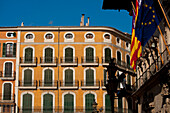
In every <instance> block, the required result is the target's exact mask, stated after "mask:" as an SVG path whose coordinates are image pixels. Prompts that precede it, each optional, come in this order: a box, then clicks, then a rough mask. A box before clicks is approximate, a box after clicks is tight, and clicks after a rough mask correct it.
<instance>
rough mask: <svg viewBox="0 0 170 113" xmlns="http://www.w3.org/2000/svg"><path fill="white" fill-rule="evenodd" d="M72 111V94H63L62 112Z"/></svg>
mask: <svg viewBox="0 0 170 113" xmlns="http://www.w3.org/2000/svg"><path fill="white" fill-rule="evenodd" d="M73 111H74V96H73V95H72V94H66V95H65V96H64V112H68V113H70V112H73Z"/></svg>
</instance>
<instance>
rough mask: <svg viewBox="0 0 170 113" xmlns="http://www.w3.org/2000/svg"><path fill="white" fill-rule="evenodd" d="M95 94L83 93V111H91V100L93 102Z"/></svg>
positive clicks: (90, 112) (88, 112) (89, 112)
mask: <svg viewBox="0 0 170 113" xmlns="http://www.w3.org/2000/svg"><path fill="white" fill-rule="evenodd" d="M94 99H95V96H94V94H91V93H89V94H87V95H85V111H86V113H92V111H93V106H92V104H93V102H94Z"/></svg>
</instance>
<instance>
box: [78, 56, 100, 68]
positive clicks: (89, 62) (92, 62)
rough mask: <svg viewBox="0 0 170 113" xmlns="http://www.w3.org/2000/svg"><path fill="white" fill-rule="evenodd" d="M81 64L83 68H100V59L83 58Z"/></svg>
mask: <svg viewBox="0 0 170 113" xmlns="http://www.w3.org/2000/svg"><path fill="white" fill-rule="evenodd" d="M81 63H82V65H83V66H98V65H99V58H98V57H86V56H84V57H81Z"/></svg>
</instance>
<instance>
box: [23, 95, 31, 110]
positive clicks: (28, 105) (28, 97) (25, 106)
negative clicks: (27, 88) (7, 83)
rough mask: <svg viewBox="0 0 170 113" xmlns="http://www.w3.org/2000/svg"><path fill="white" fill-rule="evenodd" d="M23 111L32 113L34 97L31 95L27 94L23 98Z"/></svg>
mask: <svg viewBox="0 0 170 113" xmlns="http://www.w3.org/2000/svg"><path fill="white" fill-rule="evenodd" d="M22 101H23V111H25V112H27V113H31V112H32V95H31V94H25V95H24V96H23V100H22Z"/></svg>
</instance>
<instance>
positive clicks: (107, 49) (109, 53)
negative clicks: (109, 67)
mask: <svg viewBox="0 0 170 113" xmlns="http://www.w3.org/2000/svg"><path fill="white" fill-rule="evenodd" d="M110 59H111V50H110V49H109V48H106V49H105V62H107V63H109V62H110Z"/></svg>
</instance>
